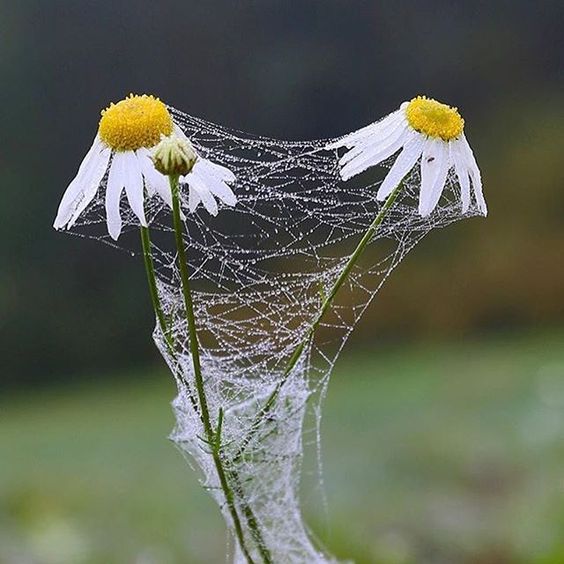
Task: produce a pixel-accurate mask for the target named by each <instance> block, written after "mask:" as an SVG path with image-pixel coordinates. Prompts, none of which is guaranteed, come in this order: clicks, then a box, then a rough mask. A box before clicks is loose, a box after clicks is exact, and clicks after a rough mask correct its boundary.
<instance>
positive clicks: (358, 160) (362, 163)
mask: <svg viewBox="0 0 564 564" xmlns="http://www.w3.org/2000/svg"><path fill="white" fill-rule="evenodd" d="M407 133H408V129H407V128H406V127H405V126H401V127H400V128H398V129H396V130H394V131H393V132H392V133H391V134H390V135H389V136H388V137H386V138H385V140H382V141H380V140H378V139H375V145H374V146H373V147H370V148H367V149H366V150H365V151H363V153H361V154H360V155H358V156H357V157H355V158H354V159H353V160H351V161H350V162H349V163H347V164H346V165H345V166H343V168H342V169H341V178H342V179H343V180H348V179H349V178H352V177H353V176H356V175H357V174H360V173H361V172H364V171H365V170H366V169H367V168H369V167H371V166H374V165H377V164H378V163H381V162H382V161H384V160H386V159H387V158H388V157H391V156H392V155H393V154H394V153H395V152H396V151H397V150H398V149H399V148H400V147H401V146H402V145H403V144H404V143H405V142H406V141H407Z"/></svg>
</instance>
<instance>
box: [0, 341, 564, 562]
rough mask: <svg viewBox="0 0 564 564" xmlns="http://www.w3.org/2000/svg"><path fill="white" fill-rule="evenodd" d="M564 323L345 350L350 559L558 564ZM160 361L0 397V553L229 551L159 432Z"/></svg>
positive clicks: (335, 450) (330, 526)
mask: <svg viewBox="0 0 564 564" xmlns="http://www.w3.org/2000/svg"><path fill="white" fill-rule="evenodd" d="M563 340H564V335H563V334H562V333H556V332H555V333H552V334H548V335H542V336H530V337H514V338H511V339H509V338H508V339H504V340H495V341H488V342H468V343H462V344H457V345H452V344H451V345H435V346H425V347H424V346H420V347H410V348H406V347H401V348H394V349H390V350H386V351H379V352H377V353H360V352H357V353H356V354H355V355H354V356H352V355H347V354H345V355H343V358H342V359H341V360H340V361H339V363H338V364H337V367H336V370H335V374H334V375H333V379H332V382H331V385H330V388H329V394H328V397H327V400H326V402H325V405H324V419H323V425H322V437H323V461H324V472H323V476H324V483H325V492H326V497H327V505H328V510H327V511H326V510H325V509H324V504H323V501H322V496H320V495H319V491H318V490H317V489H316V488H313V487H311V486H312V485H314V484H315V475H314V473H313V472H312V471H311V468H312V464H311V459H312V458H313V457H314V456H313V455H312V454H311V453H310V455H309V458H310V463H308V464H306V468H305V470H306V475H305V487H304V499H305V505H306V508H307V515H308V522H309V523H310V524H311V525H312V527H313V529H314V530H315V532H316V534H317V535H318V536H319V537H320V538H321V539H322V540H323V542H324V543H325V544H326V545H327V546H328V547H329V549H330V550H332V551H333V552H334V553H335V554H337V555H338V556H339V557H341V558H353V559H355V560H356V561H357V562H359V563H381V564H408V563H409V564H411V563H417V564H420V563H423V564H425V563H429V564H443V563H444V564H458V563H461V564H467V563H482V564H487V563H492V564H493V563H496V564H498V563H499V564H502V563H539V564H541V563H542V564H561V563H562V562H564V347H563V346H562V342H563ZM173 394H174V388H173V386H172V383H171V382H170V379H169V378H168V376H167V375H166V373H165V372H164V371H162V370H157V371H155V372H154V373H152V374H147V373H145V374H142V375H141V376H139V377H138V378H131V379H128V380H123V379H120V380H119V381H117V382H116V384H112V383H111V382H108V380H105V381H104V383H103V384H97V383H96V382H92V383H91V384H81V385H80V386H74V387H68V388H67V389H65V390H61V389H59V390H57V391H51V392H48V393H47V392H37V393H28V394H26V395H18V396H12V397H8V398H3V399H2V401H1V403H0V562H1V563H8V564H21V563H29V564H32V563H33V564H51V563H52V564H67V563H68V564H101V563H104V564H113V563H116V564H117V563H119V564H123V563H135V564H157V563H158V564H169V563H170V564H173V563H174V564H175V563H186V562H188V563H194V564H199V563H214V562H224V561H225V556H224V553H225V547H226V535H225V531H224V527H223V523H222V520H221V518H220V517H219V514H218V513H219V512H218V511H217V509H216V507H215V505H214V503H213V502H212V500H211V499H209V498H208V496H207V494H206V493H205V492H204V491H203V490H202V489H201V488H200V486H199V485H198V483H197V476H196V473H195V472H194V471H193V470H191V469H190V467H189V466H188V465H187V464H186V462H185V461H184V459H183V457H182V456H181V455H180V453H179V452H178V451H177V450H176V449H175V447H174V446H173V445H172V444H171V443H170V442H168V441H167V440H166V438H165V437H166V436H167V434H168V432H169V431H170V430H171V428H172V424H173V420H172V415H171V412H170V407H169V402H170V400H171V399H172V397H173Z"/></svg>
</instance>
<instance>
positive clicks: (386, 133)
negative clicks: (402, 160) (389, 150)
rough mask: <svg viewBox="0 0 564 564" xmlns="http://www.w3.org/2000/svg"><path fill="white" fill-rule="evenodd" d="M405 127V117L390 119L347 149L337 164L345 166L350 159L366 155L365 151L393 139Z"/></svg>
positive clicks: (383, 144) (376, 148) (374, 148)
mask: <svg viewBox="0 0 564 564" xmlns="http://www.w3.org/2000/svg"><path fill="white" fill-rule="evenodd" d="M406 127H407V125H406V123H405V119H403V118H401V117H399V116H398V117H397V118H396V119H394V120H393V121H392V120H390V121H389V122H387V123H386V124H384V126H382V127H381V128H378V129H376V130H374V131H373V133H372V134H371V135H370V136H368V137H365V138H364V139H361V140H359V141H358V142H357V143H355V144H354V146H353V148H352V149H350V151H347V152H346V153H345V154H344V155H343V156H342V157H341V158H340V159H339V164H340V165H341V166H345V165H346V164H347V163H348V162H350V161H352V160H353V159H354V158H355V157H358V156H359V155H366V154H367V151H371V150H378V148H379V147H381V146H385V145H386V144H388V143H390V142H391V141H393V139H395V137H396V136H397V135H399V134H401V132H402V131H403V130H405V129H406Z"/></svg>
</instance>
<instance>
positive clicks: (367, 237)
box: [233, 180, 403, 462]
mask: <svg viewBox="0 0 564 564" xmlns="http://www.w3.org/2000/svg"><path fill="white" fill-rule="evenodd" d="M402 183H403V180H402V182H400V183H399V184H398V185H397V186H396V187H395V189H394V191H393V192H392V193H391V194H390V195H389V196H388V197H387V199H386V201H385V202H384V205H383V206H382V208H381V209H380V211H379V212H378V215H377V216H376V217H375V218H374V221H373V222H372V223H371V224H370V226H369V227H368V229H367V230H366V232H365V233H364V235H363V237H362V239H361V240H360V242H359V243H358V245H357V246H356V248H355V250H354V252H353V254H352V255H351V256H350V258H349V260H348V261H347V264H346V265H345V268H344V269H343V270H342V271H341V273H340V274H339V276H338V277H337V279H336V280H335V282H334V283H333V285H332V286H331V290H330V291H329V293H328V294H327V295H326V296H325V297H324V299H323V301H322V303H321V307H320V309H319V312H318V313H317V315H316V316H315V319H314V320H313V322H312V323H311V325H310V326H309V329H308V330H307V332H306V334H305V336H304V338H303V339H302V341H301V342H300V343H299V345H298V346H297V347H296V348H295V350H294V352H293V353H292V356H291V357H290V359H289V361H288V364H287V365H286V368H285V369H284V373H283V374H282V379H281V380H280V381H279V382H278V383H277V384H276V387H275V388H274V390H273V391H272V393H271V394H270V396H269V397H268V399H267V400H266V402H265V403H264V405H263V406H262V408H261V409H260V411H259V412H258V413H257V415H256V418H255V420H254V422H253V423H252V425H251V428H250V430H249V432H248V434H247V436H246V437H245V438H244V439H243V442H242V443H241V447H240V448H239V452H238V453H237V455H236V456H235V458H234V459H233V462H236V461H237V460H239V458H240V457H241V456H242V455H243V452H244V451H245V449H246V447H247V445H248V444H249V443H250V442H251V441H252V439H253V438H254V436H255V435H256V433H257V431H258V429H259V428H260V424H261V422H262V420H263V418H264V417H266V416H267V415H268V414H269V412H270V410H271V409H272V407H273V406H274V404H275V402H276V399H277V397H278V395H279V393H280V390H281V389H282V387H283V386H284V384H285V383H286V382H287V380H288V377H289V375H290V373H291V372H292V370H293V369H294V367H295V366H296V364H297V363H298V361H299V359H300V357H301V356H302V353H303V351H304V349H305V347H306V345H307V344H308V342H309V340H310V339H311V338H312V336H313V334H314V333H315V330H316V329H317V327H318V326H319V324H320V323H321V320H322V318H323V316H324V315H325V313H326V312H327V310H328V309H329V307H330V306H331V304H332V303H333V300H334V298H335V296H336V295H337V292H338V291H339V289H340V288H341V287H342V285H343V284H344V283H345V281H346V279H347V277H348V275H349V274H350V272H351V270H352V269H353V268H354V266H355V264H356V263H357V261H358V259H359V258H360V256H361V255H362V253H363V252H364V249H365V248H366V246H367V245H368V243H369V242H370V241H371V239H372V237H373V236H374V233H375V232H376V230H377V229H378V227H379V226H380V224H381V223H382V221H384V218H385V217H386V214H387V213H388V210H389V209H390V208H391V207H392V205H393V204H394V202H395V201H396V199H397V197H398V195H399V193H400V191H401V187H402Z"/></svg>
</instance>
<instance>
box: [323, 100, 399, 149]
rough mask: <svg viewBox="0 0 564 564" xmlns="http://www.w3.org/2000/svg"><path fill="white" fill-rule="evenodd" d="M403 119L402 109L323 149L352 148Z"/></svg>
mask: <svg viewBox="0 0 564 564" xmlns="http://www.w3.org/2000/svg"><path fill="white" fill-rule="evenodd" d="M401 119H404V111H403V109H401V108H400V109H399V110H396V111H395V112H392V113H391V114H389V115H387V116H386V117H384V118H382V119H381V120H379V121H376V122H374V123H371V124H370V125H367V126H365V127H362V128H361V129H358V130H356V131H353V132H352V133H349V134H348V135H345V136H344V137H341V139H338V140H337V141H335V142H333V143H330V144H329V145H327V146H326V147H325V149H338V148H339V147H349V148H350V147H354V146H356V145H357V144H359V143H360V142H362V141H363V140H364V139H367V138H371V137H373V136H374V135H377V134H378V133H379V132H381V131H382V130H385V129H386V128H387V127H390V126H392V127H393V126H394V125H395V124H396V123H397V122H398V121H400V120H401Z"/></svg>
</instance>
